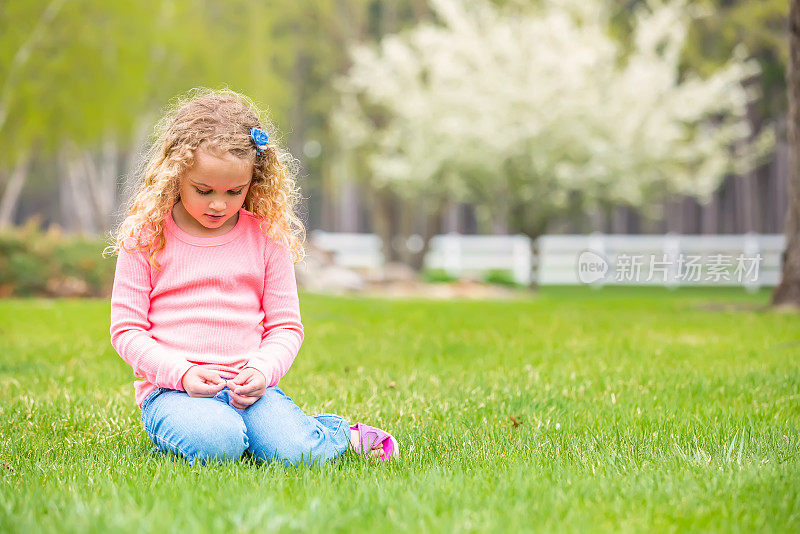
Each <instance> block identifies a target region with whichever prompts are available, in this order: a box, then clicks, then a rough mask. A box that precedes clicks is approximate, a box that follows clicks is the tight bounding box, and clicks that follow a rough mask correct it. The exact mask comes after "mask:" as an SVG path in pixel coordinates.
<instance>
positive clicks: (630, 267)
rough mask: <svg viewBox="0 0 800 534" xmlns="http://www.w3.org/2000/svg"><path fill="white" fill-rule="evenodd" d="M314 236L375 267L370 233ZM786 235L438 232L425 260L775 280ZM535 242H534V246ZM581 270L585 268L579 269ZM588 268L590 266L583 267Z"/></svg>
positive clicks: (558, 276)
mask: <svg viewBox="0 0 800 534" xmlns="http://www.w3.org/2000/svg"><path fill="white" fill-rule="evenodd" d="M311 242H312V244H314V245H315V246H316V247H318V248H320V249H323V250H327V251H330V252H331V253H332V254H333V256H334V261H335V262H336V263H337V264H338V265H341V266H344V267H350V268H357V269H368V270H377V269H380V267H381V266H382V265H383V262H384V257H383V253H382V252H381V241H380V238H378V236H376V235H374V234H354V233H332V232H322V231H319V230H318V231H314V232H313V233H312V234H311ZM785 243H786V241H785V236H783V235H779V234H744V235H678V234H666V235H616V234H599V233H596V234H589V235H546V236H542V237H540V238H539V239H538V240H537V242H536V243H535V244H534V243H532V242H531V240H530V239H529V238H528V237H527V236H523V235H513V236H474V235H460V234H445V235H438V236H435V237H434V238H433V239H431V242H430V246H429V251H428V253H427V255H426V256H425V259H424V265H425V267H426V268H429V269H443V270H445V271H446V272H447V273H449V274H451V275H453V276H463V275H476V274H477V275H480V274H483V273H486V272H488V271H491V270H506V271H508V272H509V273H511V275H512V276H513V279H514V280H515V281H516V282H517V283H519V284H523V285H528V284H530V283H531V282H533V281H534V280H535V281H536V282H537V283H538V284H539V285H576V284H582V283H588V282H587V280H586V275H587V274H589V275H591V274H592V272H593V271H591V269H593V268H594V269H598V268H605V269H606V273H605V276H604V277H603V278H601V279H598V280H593V281H592V283H593V284H594V285H667V286H678V285H742V286H745V287H747V288H748V289H755V288H758V287H761V286H774V285H776V284H777V283H778V281H779V280H780V268H781V254H782V252H783V250H784V248H785ZM533 245H535V246H533ZM582 269H584V270H583V271H582ZM587 269H588V270H587Z"/></svg>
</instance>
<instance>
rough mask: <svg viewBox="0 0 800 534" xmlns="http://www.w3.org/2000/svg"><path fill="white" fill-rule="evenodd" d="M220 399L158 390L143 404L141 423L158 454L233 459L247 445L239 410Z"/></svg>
mask: <svg viewBox="0 0 800 534" xmlns="http://www.w3.org/2000/svg"><path fill="white" fill-rule="evenodd" d="M226 401H227V398H225V399H224V400H223V399H222V398H219V397H214V398H201V397H190V396H189V395H187V394H186V392H184V391H175V390H172V389H165V388H159V389H157V390H155V391H153V392H152V393H151V394H150V395H148V396H147V398H146V399H145V401H144V402H143V403H142V422H143V423H144V428H145V431H146V432H147V434H148V435H149V436H150V439H151V440H153V443H155V445H156V448H157V449H158V450H159V451H161V452H172V453H174V454H178V455H180V456H183V457H184V458H186V459H187V460H189V463H190V464H192V463H194V460H195V459H196V458H199V459H200V461H201V462H202V463H205V462H206V461H207V460H209V459H216V460H220V461H225V460H236V459H238V458H239V457H240V456H241V455H242V453H243V452H244V451H245V450H246V449H247V447H248V446H249V442H248V438H247V432H246V428H245V426H244V421H242V417H241V415H240V411H237V410H236V409H234V408H232V407H231V406H229V405H228V404H227V402H226Z"/></svg>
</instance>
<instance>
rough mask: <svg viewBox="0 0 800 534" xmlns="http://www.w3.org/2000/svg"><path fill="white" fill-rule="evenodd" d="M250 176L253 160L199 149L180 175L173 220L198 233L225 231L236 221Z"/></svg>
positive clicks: (206, 233)
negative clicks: (177, 199)
mask: <svg viewBox="0 0 800 534" xmlns="http://www.w3.org/2000/svg"><path fill="white" fill-rule="evenodd" d="M252 176H253V162H252V161H248V160H243V159H239V158H237V157H236V156H233V155H232V154H230V153H228V152H224V153H222V152H212V151H209V150H206V149H204V148H200V149H198V150H197V151H196V152H195V157H194V165H193V166H192V167H191V168H190V169H188V170H187V171H186V172H185V173H184V174H183V177H182V178H181V183H180V196H181V198H180V202H178V203H177V204H176V206H175V210H174V211H173V219H175V224H177V225H178V226H179V227H180V228H181V229H182V230H184V231H185V232H187V233H190V234H194V235H198V236H209V237H211V236H217V235H222V234H224V233H226V232H227V231H228V230H230V229H231V228H233V227H234V226H235V225H236V221H237V220H238V213H239V208H241V207H242V205H243V204H244V199H245V197H247V191H248V189H249V187H250V180H251V179H252Z"/></svg>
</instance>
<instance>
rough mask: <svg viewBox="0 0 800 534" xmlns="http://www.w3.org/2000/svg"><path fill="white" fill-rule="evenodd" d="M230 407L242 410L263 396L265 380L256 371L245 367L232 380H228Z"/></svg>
mask: <svg viewBox="0 0 800 534" xmlns="http://www.w3.org/2000/svg"><path fill="white" fill-rule="evenodd" d="M228 389H229V390H230V395H229V396H230V399H231V405H232V406H233V407H234V408H239V409H240V410H244V409H245V408H247V407H248V406H250V405H251V404H253V403H254V402H256V401H257V400H258V399H260V398H261V396H262V395H263V394H264V392H265V391H266V390H267V379H266V378H265V377H264V375H263V374H262V373H261V371H259V370H258V369H253V368H252V367H247V368H245V369H243V370H242V372H241V373H239V374H238V375H236V378H234V379H233V380H228Z"/></svg>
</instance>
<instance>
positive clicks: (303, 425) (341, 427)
mask: <svg viewBox="0 0 800 534" xmlns="http://www.w3.org/2000/svg"><path fill="white" fill-rule="evenodd" d="M240 413H241V414H242V419H244V424H245V426H246V427H247V437H248V439H249V441H250V446H249V448H248V452H249V453H250V454H252V455H253V456H255V457H256V458H260V459H262V460H266V461H271V460H281V461H283V463H284V464H286V465H293V464H296V463H299V462H303V463H313V462H315V461H318V462H325V461H328V460H331V459H333V458H335V457H336V456H339V455H340V454H342V453H343V452H345V451H346V450H347V447H348V446H349V444H350V425H348V424H347V421H345V420H344V419H343V418H341V417H339V416H338V415H334V414H319V415H313V416H308V415H306V414H305V413H303V411H302V410H301V409H300V408H298V406H297V405H296V404H295V403H294V402H293V401H292V399H290V398H289V397H288V396H287V395H286V394H285V393H284V392H283V391H282V390H281V389H280V388H279V387H277V386H275V387H271V388H267V390H266V392H265V393H264V395H263V396H262V397H261V398H260V399H258V400H257V401H256V402H254V403H253V404H252V405H251V406H250V407H249V408H247V409H246V410H244V411H242V412H240Z"/></svg>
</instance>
